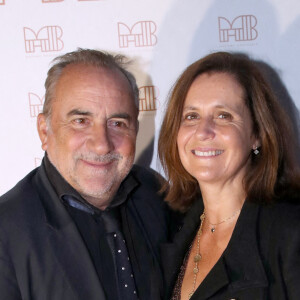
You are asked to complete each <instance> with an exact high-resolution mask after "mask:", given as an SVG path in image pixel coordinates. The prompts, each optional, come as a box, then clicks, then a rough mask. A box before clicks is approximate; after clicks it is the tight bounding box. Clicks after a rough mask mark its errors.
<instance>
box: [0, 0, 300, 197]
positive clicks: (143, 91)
mask: <svg viewBox="0 0 300 300" xmlns="http://www.w3.org/2000/svg"><path fill="white" fill-rule="evenodd" d="M0 26H1V27H0V47H1V48H0V66H1V67H0V86H1V89H0V101H1V109H0V128H1V129H0V142H1V147H0V170H1V171H0V195H1V194H3V193H4V192H6V191H7V190H8V189H10V188H11V187H13V186H14V185H15V183H16V182H17V181H19V180H20V179H21V178H23V177H24V176H25V175H26V174H27V173H28V172H29V171H30V170H32V169H33V168H35V167H37V166H39V164H40V163H41V160H42V158H43V155H44V154H43V151H42V149H41V146H40V141H39V138H38V134H37V130H36V117H37V115H38V113H39V112H41V110H42V106H43V101H44V81H45V78H46V73H47V70H48V69H49V67H50V62H51V61H52V60H53V59H54V58H55V57H56V56H58V55H62V54H64V53H66V52H69V51H73V50H75V49H77V48H78V47H81V48H95V49H99V50H106V51H110V52H113V53H121V54H124V55H126V56H127V57H128V58H129V59H131V60H132V61H133V63H132V65H131V67H130V70H131V71H132V72H133V73H134V75H135V76H136V78H137V82H138V86H139V90H140V116H139V121H140V132H139V135H138V140H137V153H136V162H137V163H139V164H142V165H146V166H151V167H152V168H154V169H157V170H159V171H160V169H159V164H158V160H157V151H156V148H157V137H158V133H159V129H160V124H161V121H162V117H163V114H164V109H165V102H166V99H167V95H168V92H169V90H170V88H171V86H172V85H173V83H174V82H175V80H176V78H177V77H178V76H179V74H180V73H181V72H182V71H183V69H184V68H185V67H186V66H188V65H189V64H190V63H192V62H193V61H195V60H197V59H199V58H200V57H202V56H204V55H206V54H208V53H210V52H213V51H231V52H232V51H234V52H242V53H246V54H248V55H250V56H251V57H252V58H253V59H255V60H257V61H258V62H259V63H260V65H261V67H262V68H263V70H264V72H265V73H266V75H267V76H268V78H269V79H270V82H271V84H272V85H273V87H274V89H275V90H276V92H277V93H278V95H279V98H280V101H281V102H282V105H283V106H284V107H285V109H286V110H287V111H288V113H289V115H290V117H291V119H292V121H293V123H294V126H295V129H296V130H298V129H299V108H300V2H299V1H298V0H247V1H240V0H186V1H182V0H126V1H124V0H0Z"/></svg>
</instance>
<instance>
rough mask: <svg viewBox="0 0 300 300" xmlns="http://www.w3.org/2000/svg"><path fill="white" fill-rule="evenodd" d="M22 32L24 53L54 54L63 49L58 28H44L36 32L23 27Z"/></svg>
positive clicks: (60, 31)
mask: <svg viewBox="0 0 300 300" xmlns="http://www.w3.org/2000/svg"><path fill="white" fill-rule="evenodd" d="M23 30H24V41H25V51H26V53H35V52H36V51H39V52H54V51H61V50H62V49H63V48H64V42H63V40H62V35H63V30H62V28H61V27H60V26H44V27H42V28H41V29H39V30H38V31H34V30H33V29H31V28H28V27H24V28H23Z"/></svg>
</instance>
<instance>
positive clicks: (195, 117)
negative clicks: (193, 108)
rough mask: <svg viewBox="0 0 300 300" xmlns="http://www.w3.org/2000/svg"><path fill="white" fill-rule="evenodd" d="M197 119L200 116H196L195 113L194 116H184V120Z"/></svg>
mask: <svg viewBox="0 0 300 300" xmlns="http://www.w3.org/2000/svg"><path fill="white" fill-rule="evenodd" d="M197 118H198V115H197V114H194V113H192V114H186V115H185V116H184V120H195V119H197Z"/></svg>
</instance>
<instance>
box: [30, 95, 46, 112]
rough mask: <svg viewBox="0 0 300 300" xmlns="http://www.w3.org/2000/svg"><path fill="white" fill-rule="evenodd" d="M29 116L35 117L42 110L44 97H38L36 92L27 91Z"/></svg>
mask: <svg viewBox="0 0 300 300" xmlns="http://www.w3.org/2000/svg"><path fill="white" fill-rule="evenodd" d="M28 100H29V110H30V117H31V118H36V117H37V116H38V114H39V113H41V112H42V110H43V103H44V97H42V98H40V97H39V96H38V95H37V94H34V93H28Z"/></svg>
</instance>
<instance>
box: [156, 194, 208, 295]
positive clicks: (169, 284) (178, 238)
mask: <svg viewBox="0 0 300 300" xmlns="http://www.w3.org/2000/svg"><path fill="white" fill-rule="evenodd" d="M203 209H204V206H203V203H202V200H201V199H198V200H196V201H195V202H194V203H193V205H192V207H191V209H190V210H189V211H188V212H187V214H186V215H185V217H184V218H183V224H182V226H181V228H180V229H179V231H178V232H177V233H176V234H175V236H174V238H173V242H172V243H166V244H162V245H161V264H162V267H163V275H164V284H165V288H166V290H165V298H166V299H170V297H171V294H172V291H173V288H174V284H175V282H176V280H177V277H178V274H179V271H180V267H181V265H182V263H183V259H184V256H185V254H186V253H187V251H188V248H189V246H190V245H191V243H192V241H193V239H194V237H195V234H196V231H197V230H198V228H199V225H200V215H201V214H202V213H203Z"/></svg>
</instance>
